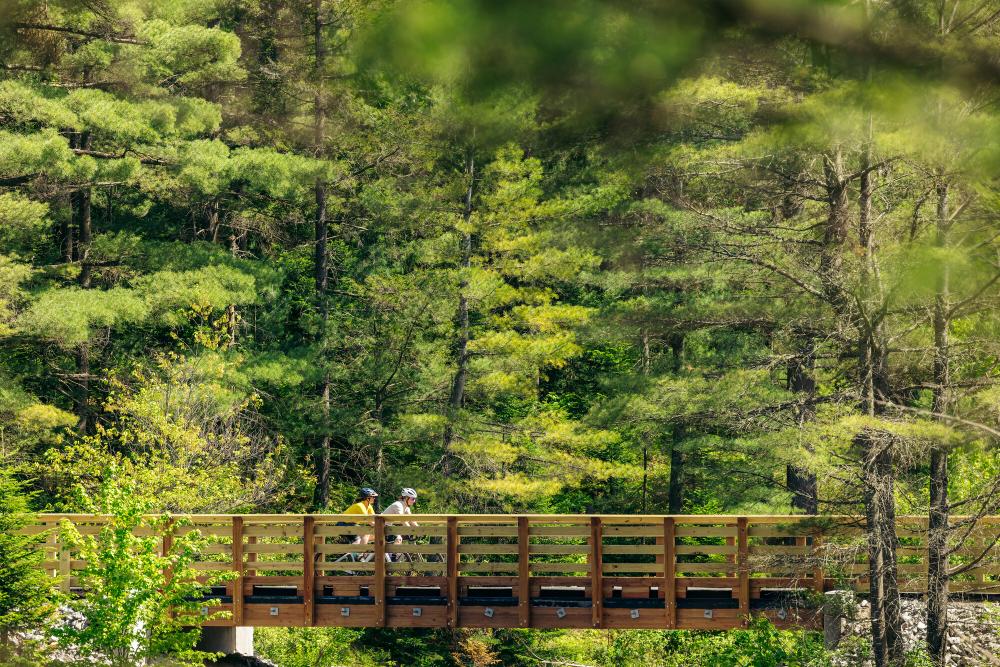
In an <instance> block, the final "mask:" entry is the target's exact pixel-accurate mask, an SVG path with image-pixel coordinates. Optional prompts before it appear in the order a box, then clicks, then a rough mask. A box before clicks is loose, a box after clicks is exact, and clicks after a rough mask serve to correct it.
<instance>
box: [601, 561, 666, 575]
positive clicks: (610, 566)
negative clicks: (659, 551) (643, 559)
mask: <svg viewBox="0 0 1000 667" xmlns="http://www.w3.org/2000/svg"><path fill="white" fill-rule="evenodd" d="M604 571H605V572H609V573H611V572H647V573H649V574H662V573H663V564H662V563H605V564H604Z"/></svg>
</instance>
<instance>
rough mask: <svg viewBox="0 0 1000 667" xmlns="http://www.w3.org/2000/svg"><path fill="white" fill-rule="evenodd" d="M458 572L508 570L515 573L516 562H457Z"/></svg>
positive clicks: (516, 568)
mask: <svg viewBox="0 0 1000 667" xmlns="http://www.w3.org/2000/svg"><path fill="white" fill-rule="evenodd" d="M458 571H459V572H509V573H510V574H516V573H517V572H518V571H519V570H518V564H517V563H459V564H458Z"/></svg>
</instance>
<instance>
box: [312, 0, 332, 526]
mask: <svg viewBox="0 0 1000 667" xmlns="http://www.w3.org/2000/svg"><path fill="white" fill-rule="evenodd" d="M322 10H323V0H313V40H314V43H313V47H314V53H315V58H316V65H315V79H316V80H315V82H314V86H315V89H314V90H315V95H314V97H313V142H314V147H315V151H316V156H317V157H320V156H321V155H322V153H323V140H324V135H325V132H326V109H325V100H324V97H323V67H324V64H325V61H326V48H325V46H324V44H323V14H322ZM315 197H316V229H315V244H314V256H313V268H314V272H315V279H316V301H317V305H318V307H319V312H320V321H321V327H320V334H319V335H320V350H321V355H322V354H324V353H325V350H326V336H327V331H326V325H327V320H328V319H329V304H328V303H327V288H328V284H329V273H330V272H329V260H328V256H327V239H328V236H329V229H328V227H327V221H326V206H327V204H326V183H324V182H323V180H322V179H319V178H318V179H316V184H315ZM320 363H321V364H323V365H324V366H325V365H326V359H320ZM319 399H320V414H321V423H320V425H319V430H320V436H319V442H318V447H317V449H318V456H317V457H316V491H315V493H314V494H313V504H314V505H315V506H316V508H317V509H319V508H325V507H326V505H327V503H328V502H329V500H330V463H331V452H330V447H331V443H332V440H331V437H330V374H329V371H325V372H324V374H323V381H322V382H321V384H320V391H319Z"/></svg>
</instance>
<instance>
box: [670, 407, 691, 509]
mask: <svg viewBox="0 0 1000 667" xmlns="http://www.w3.org/2000/svg"><path fill="white" fill-rule="evenodd" d="M685 433H686V431H685V429H684V427H683V426H678V427H677V428H675V429H674V432H673V442H672V443H671V447H670V487H669V489H668V491H667V512H668V513H669V514H680V513H681V511H682V509H683V507H684V452H682V451H681V449H680V443H681V441H683V440H684V436H685Z"/></svg>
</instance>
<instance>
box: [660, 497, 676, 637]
mask: <svg viewBox="0 0 1000 667" xmlns="http://www.w3.org/2000/svg"><path fill="white" fill-rule="evenodd" d="M676 531H677V525H676V523H675V521H674V519H673V517H667V518H665V519H664V520H663V610H664V612H665V614H666V617H667V618H666V621H667V628H670V629H673V628H676V627H677V586H676V580H677V573H676V570H675V565H674V561H675V560H676V559H677V556H676V551H675V549H676V542H677V537H676Z"/></svg>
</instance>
